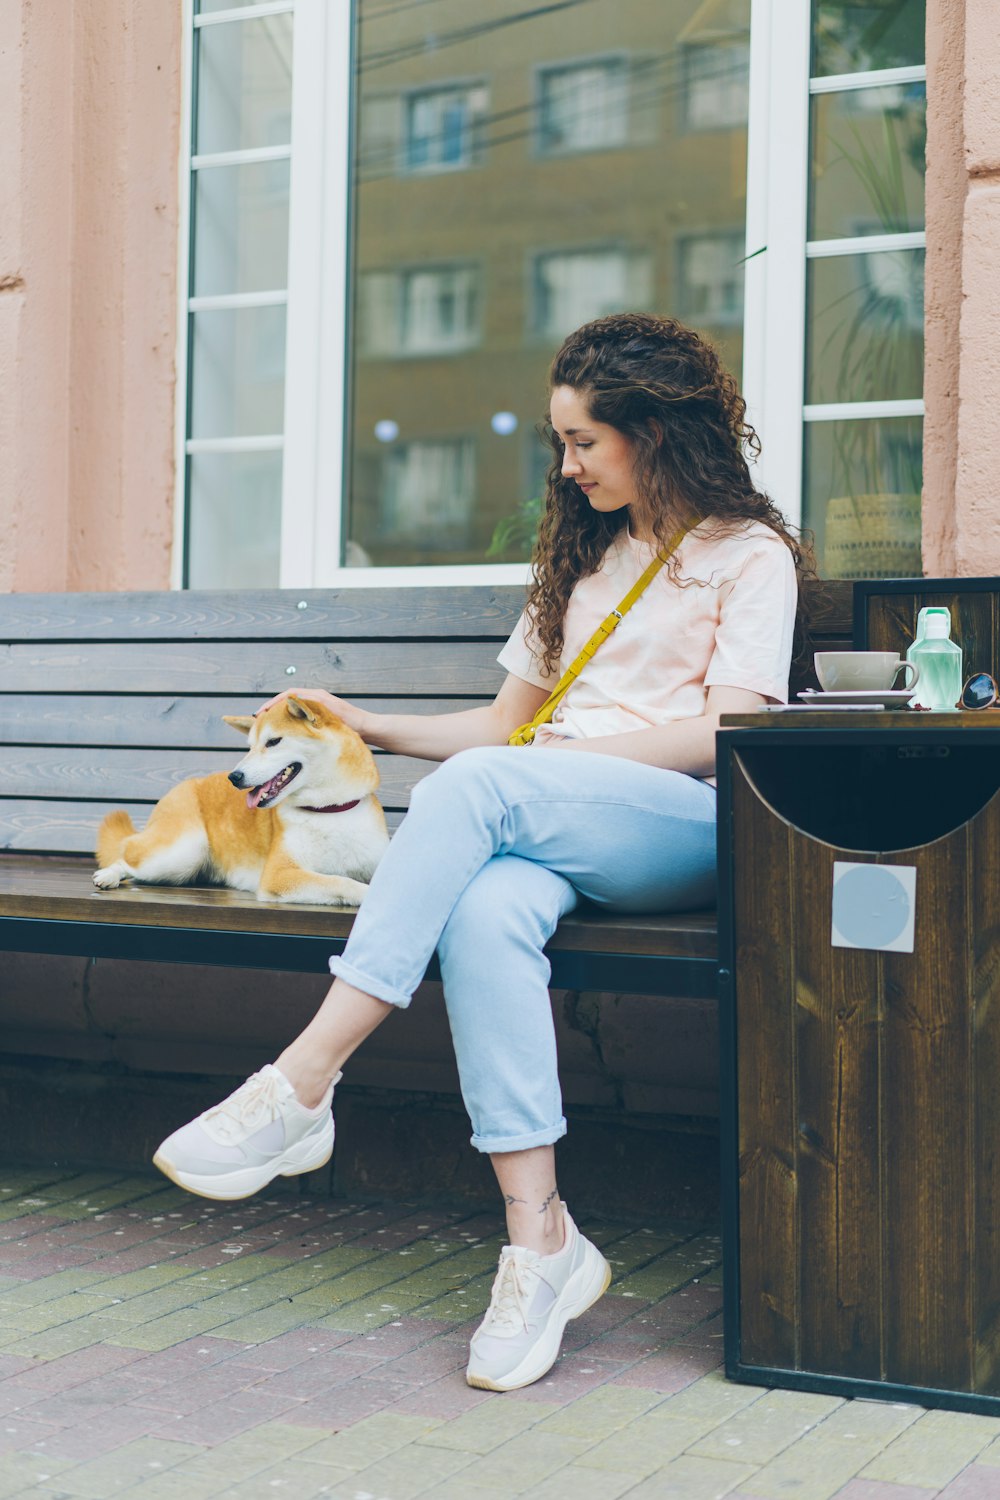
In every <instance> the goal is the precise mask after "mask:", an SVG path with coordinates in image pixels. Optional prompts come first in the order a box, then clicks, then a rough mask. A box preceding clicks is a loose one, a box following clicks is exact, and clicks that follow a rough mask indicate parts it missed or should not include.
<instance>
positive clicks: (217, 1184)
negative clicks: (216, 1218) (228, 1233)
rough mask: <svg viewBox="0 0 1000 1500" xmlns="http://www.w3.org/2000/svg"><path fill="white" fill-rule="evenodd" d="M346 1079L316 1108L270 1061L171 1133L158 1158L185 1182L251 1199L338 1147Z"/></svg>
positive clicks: (210, 1192) (211, 1194)
mask: <svg viewBox="0 0 1000 1500" xmlns="http://www.w3.org/2000/svg"><path fill="white" fill-rule="evenodd" d="M340 1078H341V1075H340V1074H339V1073H338V1074H337V1076H336V1078H335V1079H334V1080H333V1083H331V1085H330V1088H329V1090H328V1091H327V1093H326V1095H325V1096H324V1098H323V1100H322V1101H321V1102H320V1103H319V1104H318V1105H317V1106H316V1108H315V1109H306V1108H305V1106H304V1105H302V1104H300V1103H299V1101H298V1099H296V1097H295V1090H294V1089H293V1088H292V1085H291V1084H290V1083H289V1081H288V1079H287V1078H286V1077H285V1075H284V1073H282V1072H281V1070H280V1069H279V1068H276V1067H275V1066H274V1065H273V1064H272V1063H268V1064H267V1065H266V1066H265V1067H263V1068H261V1070H260V1072H259V1073H253V1074H252V1075H251V1076H250V1077H249V1078H248V1079H247V1081H246V1083H243V1084H241V1085H240V1087H239V1088H238V1089H237V1090H236V1091H235V1093H232V1094H230V1095H229V1098H228V1099H223V1101H222V1103H221V1104H216V1105H214V1106H213V1108H212V1109H206V1110H205V1112H204V1114H200V1115H199V1116H198V1118H197V1119H195V1120H191V1121H190V1122H189V1123H188V1124H187V1125H182V1126H181V1128H180V1130H175V1131H174V1133H173V1135H168V1136H167V1139H166V1140H165V1141H164V1142H163V1145H162V1146H161V1147H160V1149H159V1151H157V1153H156V1155H155V1156H154V1157H153V1162H154V1164H155V1165H156V1166H158V1167H159V1169H160V1171H161V1172H165V1173H166V1174H167V1176H168V1177H169V1178H170V1179H171V1181H172V1182H176V1183H177V1186H178V1187H182V1188H187V1190H188V1192H189V1193H199V1194H201V1196H202V1197H203V1198H223V1199H229V1198H249V1197H250V1195H251V1193H256V1192H259V1190H260V1189H261V1188H262V1187H266V1186H267V1184H268V1183H269V1182H273V1180H274V1178H275V1177H295V1176H297V1175H298V1173H300V1172H312V1171H315V1169H316V1168H317V1167H322V1166H323V1165H324V1163H325V1162H328V1161H329V1160H330V1157H331V1155H332V1154H333V1114H332V1112H331V1109H330V1105H331V1101H332V1099H333V1088H334V1084H337V1083H339V1082H340Z"/></svg>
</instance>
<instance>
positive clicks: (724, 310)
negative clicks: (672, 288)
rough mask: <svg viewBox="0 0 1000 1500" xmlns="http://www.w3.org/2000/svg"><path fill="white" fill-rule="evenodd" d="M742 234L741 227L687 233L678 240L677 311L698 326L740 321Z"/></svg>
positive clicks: (715, 326) (720, 324)
mask: <svg viewBox="0 0 1000 1500" xmlns="http://www.w3.org/2000/svg"><path fill="white" fill-rule="evenodd" d="M744 255H745V250H744V236H743V234H742V232H741V231H740V230H729V231H724V232H713V233H710V234H697V235H689V236H686V237H685V238H684V239H682V240H680V241H679V242H678V246H677V262H678V271H679V277H678V280H679V290H678V313H679V315H680V317H681V318H682V319H684V320H685V321H686V322H688V323H696V324H697V325H698V327H699V328H725V327H730V326H732V325H733V324H738V323H741V322H742V321H743V277H744V268H743V260H744Z"/></svg>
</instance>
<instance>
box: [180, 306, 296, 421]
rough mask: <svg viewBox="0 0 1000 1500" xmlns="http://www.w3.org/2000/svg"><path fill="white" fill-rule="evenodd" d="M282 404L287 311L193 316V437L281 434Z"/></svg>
mask: <svg viewBox="0 0 1000 1500" xmlns="http://www.w3.org/2000/svg"><path fill="white" fill-rule="evenodd" d="M284 402H285V309H284V307H282V306H278V307H240V308H220V309H215V310H212V311H210V312H196V313H194V314H193V315H192V317H191V434H190V435H191V437H193V438H205V437H210V438H220V437H225V438H230V437H254V436H264V435H272V434H274V433H280V432H281V430H282V427H283V425H284Z"/></svg>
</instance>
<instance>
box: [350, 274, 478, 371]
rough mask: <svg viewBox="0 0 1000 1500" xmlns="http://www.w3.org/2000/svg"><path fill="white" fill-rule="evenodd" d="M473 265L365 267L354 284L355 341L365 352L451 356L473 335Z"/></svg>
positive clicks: (475, 306) (475, 333)
mask: <svg viewBox="0 0 1000 1500" xmlns="http://www.w3.org/2000/svg"><path fill="white" fill-rule="evenodd" d="M478 310H479V274H478V271H477V269H476V267H475V266H438V267H421V268H420V269H414V270H405V271H369V272H368V273H367V274H366V275H365V276H364V277H363V279H362V281H361V284H360V287H359V313H360V330H359V332H360V342H361V347H362V348H363V349H364V351H365V353H367V354H376V355H385V356H396V355H402V354H417V355H419V354H451V353H455V352H457V351H460V350H462V349H468V348H471V347H472V346H473V345H474V344H475V343H476V342H477V339H478V336H479V335H478V316H479V312H478Z"/></svg>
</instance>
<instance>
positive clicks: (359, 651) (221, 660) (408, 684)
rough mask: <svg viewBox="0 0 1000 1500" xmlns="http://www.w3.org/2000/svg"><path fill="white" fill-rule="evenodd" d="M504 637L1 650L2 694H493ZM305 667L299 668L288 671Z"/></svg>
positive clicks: (124, 644)
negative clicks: (308, 690)
mask: <svg viewBox="0 0 1000 1500" xmlns="http://www.w3.org/2000/svg"><path fill="white" fill-rule="evenodd" d="M496 654H497V647H496V643H495V642H493V641H490V642H469V641H453V640H452V641H442V642H440V643H437V644H435V645H434V646H433V647H431V646H427V645H422V644H418V643H415V642H412V641H404V642H372V641H349V642H347V643H344V644H342V643H340V642H338V643H337V644H336V645H335V646H334V645H323V644H321V643H317V642H314V641H310V642H305V643H302V642H296V643H294V645H290V646H288V647H282V646H272V645H270V644H267V643H261V644H260V645H257V646H255V647H254V648H253V650H249V649H248V648H247V647H246V646H238V645H232V644H227V643H222V644H219V643H213V642H210V641H209V642H206V641H196V642H190V643H184V642H181V641H177V642H170V643H165V644H161V645H157V644H146V643H143V642H138V643H135V642H119V643H117V644H115V645H108V644H101V643H95V644H92V643H87V642H85V643H82V644H80V643H78V644H75V645H73V644H67V645H45V644H43V645H40V646H28V645H22V646H17V645H15V646H5V647H0V692H20V693H31V692H41V693H80V692H94V693H102V694H108V693H109V692H110V693H114V694H127V693H142V694H144V695H148V694H151V693H152V694H160V693H181V694H188V693H205V694H214V695H218V694H222V693H226V694H234V695H240V694H242V695H247V694H251V695H255V696H256V697H257V698H258V699H261V698H264V697H266V696H268V695H269V694H270V693H276V692H281V691H282V690H283V689H285V688H289V687H325V688H328V689H329V690H330V692H333V693H340V694H342V695H344V696H346V697H353V696H355V695H358V694H361V693H366V694H379V695H382V694H387V695H393V694H398V693H407V694H409V693H423V694H428V695H431V696H434V697H438V696H440V695H442V694H444V695H452V694H455V693H457V694H459V695H462V694H465V693H472V694H475V695H477V696H488V695H491V694H493V693H496V692H497V691H498V689H499V687H500V684H501V683H502V682H503V678H504V673H503V669H502V668H501V667H499V666H498V665H497V661H496ZM289 666H294V667H295V672H294V674H292V675H290V674H289V673H288V671H287V668H288V667H289Z"/></svg>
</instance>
